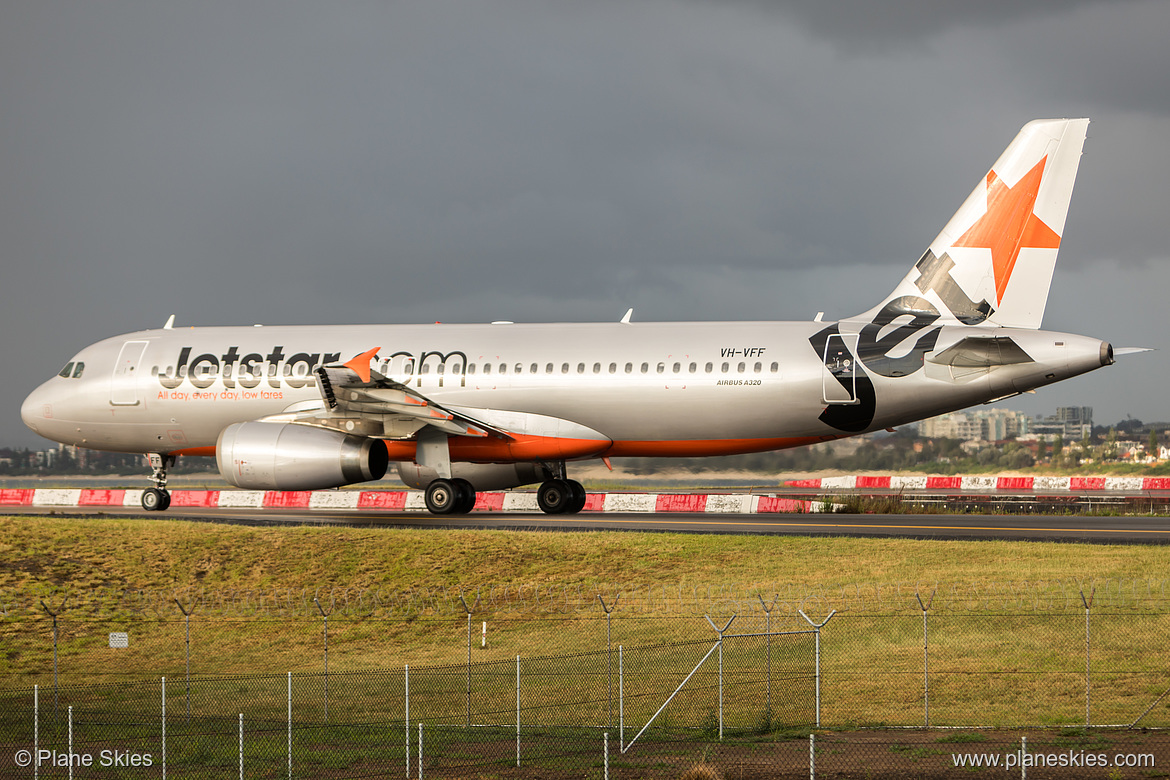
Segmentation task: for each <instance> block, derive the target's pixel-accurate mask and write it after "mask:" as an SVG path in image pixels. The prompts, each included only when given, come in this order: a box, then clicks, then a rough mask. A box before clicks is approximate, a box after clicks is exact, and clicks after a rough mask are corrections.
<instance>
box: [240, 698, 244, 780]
mask: <svg viewBox="0 0 1170 780" xmlns="http://www.w3.org/2000/svg"><path fill="white" fill-rule="evenodd" d="M240 780H244V713H242V712H241V713H240Z"/></svg>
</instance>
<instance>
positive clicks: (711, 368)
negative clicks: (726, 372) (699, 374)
mask: <svg viewBox="0 0 1170 780" xmlns="http://www.w3.org/2000/svg"><path fill="white" fill-rule="evenodd" d="M703 370H704V371H706V372H707V373H708V374H710V373H711V372H712V371H714V370H715V364H714V363H708V364H707V365H706V366H705V367H704V369H703Z"/></svg>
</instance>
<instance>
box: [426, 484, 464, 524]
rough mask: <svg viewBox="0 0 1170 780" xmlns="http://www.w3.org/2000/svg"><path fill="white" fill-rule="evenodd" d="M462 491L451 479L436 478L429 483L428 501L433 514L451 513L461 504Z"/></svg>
mask: <svg viewBox="0 0 1170 780" xmlns="http://www.w3.org/2000/svg"><path fill="white" fill-rule="evenodd" d="M461 495H462V491H460V490H459V488H458V487H456V486H455V485H454V484H453V483H452V482H451V480H448V479H436V480H435V481H434V482H432V483H431V484H429V485H427V493H426V502H427V509H429V510H430V512H431V514H435V515H449V514H451V513H452V512H454V511H455V510H456V507H458V506H459V498H460V496H461Z"/></svg>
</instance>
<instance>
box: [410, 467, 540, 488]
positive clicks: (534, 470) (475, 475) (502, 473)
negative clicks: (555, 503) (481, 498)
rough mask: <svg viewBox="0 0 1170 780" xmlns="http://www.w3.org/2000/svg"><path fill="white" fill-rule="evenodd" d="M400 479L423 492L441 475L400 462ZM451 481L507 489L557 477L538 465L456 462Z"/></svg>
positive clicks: (428, 469) (452, 468)
mask: <svg viewBox="0 0 1170 780" xmlns="http://www.w3.org/2000/svg"><path fill="white" fill-rule="evenodd" d="M398 478H399V479H401V480H402V481H403V483H404V484H406V485H408V486H409V487H412V488H417V489H420V490H421V489H423V488H425V487H426V486H427V485H429V484H431V483H432V482H434V481H435V480H436V479H438V478H439V475H438V473H437V472H436V471H435V470H434V469H432V468H427V467H426V466H420V465H418V464H417V463H410V462H405V461H403V462H399V464H398ZM451 478H452V479H465V480H467V481H468V482H470V483H471V485H472V487H474V488H475V489H476V490H507V489H508V488H514V487H519V486H520V485H531V484H533V483H535V482H544V481H546V480H549V479H552V478H553V474H552V472H550V471H549V470H548V469H546V468H545V467H544V466H541V465H538V464H536V463H452V464H451Z"/></svg>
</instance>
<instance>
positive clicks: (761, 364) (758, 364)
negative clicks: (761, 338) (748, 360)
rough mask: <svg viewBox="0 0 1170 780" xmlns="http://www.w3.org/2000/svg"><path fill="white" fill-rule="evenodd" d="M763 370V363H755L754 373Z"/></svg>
mask: <svg viewBox="0 0 1170 780" xmlns="http://www.w3.org/2000/svg"><path fill="white" fill-rule="evenodd" d="M763 370H764V364H763V363H756V368H755V371H756V373H757V374H758V373H760V372H761V371H763Z"/></svg>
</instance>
